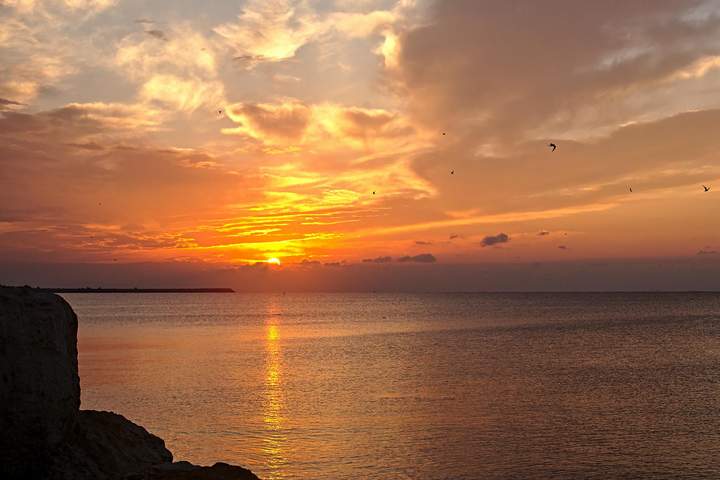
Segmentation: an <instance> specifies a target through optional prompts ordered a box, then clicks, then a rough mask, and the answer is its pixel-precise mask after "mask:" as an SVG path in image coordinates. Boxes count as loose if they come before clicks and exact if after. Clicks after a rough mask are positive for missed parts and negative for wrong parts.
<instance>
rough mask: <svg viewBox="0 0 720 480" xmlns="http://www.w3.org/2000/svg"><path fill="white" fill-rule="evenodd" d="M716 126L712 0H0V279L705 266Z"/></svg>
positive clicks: (371, 277) (700, 272) (690, 278)
mask: <svg viewBox="0 0 720 480" xmlns="http://www.w3.org/2000/svg"><path fill="white" fill-rule="evenodd" d="M718 125H720V1H718V0H710V1H708V0H697V1H696V0H681V1H680V0H629V1H627V0H626V1H619V0H609V1H606V2H578V1H576V0H547V1H544V2H537V1H535V0H493V1H490V0H453V1H431V0H353V1H350V0H298V1H287V0H244V1H240V0H238V1H215V2H198V1H189V0H156V1H153V2H145V1H140V0H0V282H2V283H6V284H17V283H20V284H25V283H27V284H31V285H44V286H50V285H52V286H76V285H77V286H82V285H92V286H198V285H199V284H202V285H201V286H231V287H234V288H236V289H240V290H253V291H254V290H361V291H368V290H440V291H447V290H452V291H456V290H467V291H470V290H573V289H582V290H623V289H639V290H644V289H667V290H683V289H701V290H702V289H720V253H718V252H720V227H719V226H718V222H717V218H718V217H717V211H718V207H720V196H719V195H720V181H718V180H719V178H720V157H719V156H718V153H720V135H718ZM549 143H555V144H557V146H558V148H557V150H556V151H554V152H553V151H551V149H550V148H549V147H548V144H549ZM702 185H707V186H709V187H710V190H709V191H707V192H706V191H704V189H703V187H702ZM630 188H632V192H631V191H630ZM160 284H161V285H160Z"/></svg>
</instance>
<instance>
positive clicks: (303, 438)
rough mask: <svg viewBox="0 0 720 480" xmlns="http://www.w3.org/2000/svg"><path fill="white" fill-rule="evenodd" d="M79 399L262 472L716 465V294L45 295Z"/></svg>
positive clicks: (716, 472)
mask: <svg viewBox="0 0 720 480" xmlns="http://www.w3.org/2000/svg"><path fill="white" fill-rule="evenodd" d="M63 296H64V297H65V298H66V299H67V300H68V301H69V303H70V304H71V305H72V307H73V308H74V309H75V311H76V312H77V314H78V318H79V340H78V348H79V367H80V377H81V388H82V408H85V409H98V410H111V411H115V412H118V413H120V414H122V415H124V416H126V417H127V418H129V419H131V420H132V421H134V422H137V423H139V424H141V425H143V426H144V427H145V428H147V429H148V430H149V431H151V432H152V433H154V434H156V435H158V436H160V437H162V438H163V439H165V441H166V444H167V446H168V448H169V449H170V450H171V451H172V452H173V453H174V454H175V458H176V459H178V460H189V461H191V462H193V463H198V464H206V465H207V464H212V463H214V462H217V461H223V462H228V463H232V464H237V465H242V466H245V467H247V468H250V469H251V470H252V471H253V472H255V473H256V474H257V475H258V476H259V477H261V478H263V479H266V480H270V479H351V478H352V479H423V480H428V479H542V480H545V479H603V480H606V479H621V478H622V479H625V478H627V479H718V478H720V294H717V293H512V294H499V293H498V294H495V293H477V294H475V293H448V294H381V293H367V294H360V293H356V294H290V293H288V294H239V293H235V294H213V293H204V294H150V293H147V294H121V293H115V294H111V293H101V294H63Z"/></svg>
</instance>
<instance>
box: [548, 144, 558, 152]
mask: <svg viewBox="0 0 720 480" xmlns="http://www.w3.org/2000/svg"><path fill="white" fill-rule="evenodd" d="M548 147H550V148H552V151H553V152H554V151H555V149H556V148H557V145H555V144H554V143H548Z"/></svg>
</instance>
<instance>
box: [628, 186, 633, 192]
mask: <svg viewBox="0 0 720 480" xmlns="http://www.w3.org/2000/svg"><path fill="white" fill-rule="evenodd" d="M628 190H630V193H632V187H631V186H629V185H628Z"/></svg>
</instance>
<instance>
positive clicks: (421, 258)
mask: <svg viewBox="0 0 720 480" xmlns="http://www.w3.org/2000/svg"><path fill="white" fill-rule="evenodd" d="M397 261H398V262H400V263H407V262H412V263H435V262H437V259H436V258H435V255H433V254H431V253H421V254H420V255H413V256H405V257H400V258H398V259H397Z"/></svg>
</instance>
